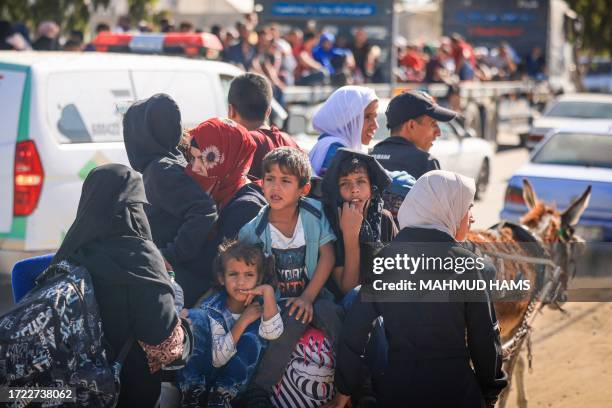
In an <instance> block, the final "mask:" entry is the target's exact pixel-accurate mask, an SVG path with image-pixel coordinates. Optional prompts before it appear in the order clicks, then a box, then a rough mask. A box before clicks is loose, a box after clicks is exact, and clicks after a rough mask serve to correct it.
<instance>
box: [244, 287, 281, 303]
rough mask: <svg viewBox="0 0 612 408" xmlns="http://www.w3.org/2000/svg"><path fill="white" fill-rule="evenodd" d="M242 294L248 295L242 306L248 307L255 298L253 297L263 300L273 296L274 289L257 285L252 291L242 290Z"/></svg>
mask: <svg viewBox="0 0 612 408" xmlns="http://www.w3.org/2000/svg"><path fill="white" fill-rule="evenodd" d="M242 293H244V294H246V295H248V296H247V299H246V300H245V302H244V304H245V305H249V304H251V302H252V301H253V299H254V298H255V296H263V297H264V298H266V297H269V296H272V297H273V296H274V288H273V287H272V286H270V285H265V284H264V285H259V286H255V287H254V288H253V289H244V290H242Z"/></svg>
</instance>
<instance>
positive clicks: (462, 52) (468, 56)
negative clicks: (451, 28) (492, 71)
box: [451, 33, 476, 67]
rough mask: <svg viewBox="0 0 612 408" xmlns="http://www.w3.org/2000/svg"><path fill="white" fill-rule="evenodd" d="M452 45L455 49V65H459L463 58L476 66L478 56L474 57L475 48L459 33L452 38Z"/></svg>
mask: <svg viewBox="0 0 612 408" xmlns="http://www.w3.org/2000/svg"><path fill="white" fill-rule="evenodd" d="M451 45H452V47H453V58H454V59H455V65H456V66H457V65H459V64H460V61H461V56H463V58H464V59H465V60H467V61H469V63H470V64H471V65H472V67H475V66H476V56H475V55H474V48H472V46H471V45H470V44H469V43H468V42H467V41H465V39H464V38H463V37H462V36H461V35H460V34H457V33H454V34H453V35H452V36H451Z"/></svg>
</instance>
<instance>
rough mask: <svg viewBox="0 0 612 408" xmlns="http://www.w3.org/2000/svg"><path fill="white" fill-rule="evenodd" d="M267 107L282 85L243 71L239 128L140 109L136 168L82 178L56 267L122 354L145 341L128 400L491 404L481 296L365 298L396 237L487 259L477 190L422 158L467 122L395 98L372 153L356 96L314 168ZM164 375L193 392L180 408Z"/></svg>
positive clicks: (494, 362) (133, 136) (329, 122)
mask: <svg viewBox="0 0 612 408" xmlns="http://www.w3.org/2000/svg"><path fill="white" fill-rule="evenodd" d="M271 100H272V84H271V83H270V81H269V80H268V79H267V78H266V77H264V76H262V75H259V74H255V73H245V74H243V75H241V76H239V77H237V78H235V79H234V80H233V82H232V83H231V85H230V90H229V95H228V105H229V109H228V111H229V117H228V118H209V119H206V120H204V121H203V122H202V123H201V124H200V125H198V126H197V127H195V128H193V129H187V130H184V129H183V128H182V125H181V112H180V110H179V108H178V106H177V105H176V103H175V102H174V100H173V99H172V97H171V96H170V95H166V94H157V95H154V96H152V97H150V98H148V99H146V100H143V101H139V102H136V103H135V104H133V105H132V106H131V107H130V108H129V109H128V110H127V112H126V114H125V116H124V119H123V131H124V141H125V147H126V150H127V154H128V159H129V163H130V166H131V168H130V167H127V166H123V165H119V164H109V165H103V166H100V167H97V168H96V169H94V170H93V171H92V172H91V173H90V174H89V175H88V177H87V178H86V180H85V182H84V184H83V190H82V195H81V199H80V202H79V206H78V211H77V215H76V219H75V221H74V223H73V225H72V226H71V228H70V230H69V231H68V233H67V235H66V237H65V239H64V241H63V243H62V245H61V247H60V248H59V250H58V252H57V253H56V254H55V255H54V256H53V257H52V258H49V262H50V263H51V265H54V264H62V265H64V267H66V268H75V267H85V268H86V269H87V270H88V271H89V272H90V273H91V276H92V281H93V287H94V292H95V295H96V299H97V300H98V303H99V305H100V314H101V321H102V326H103V329H104V333H105V335H106V336H108V340H109V343H110V344H109V355H111V356H115V355H117V351H118V350H119V349H120V348H121V347H122V345H124V344H126V341H127V340H128V339H129V338H130V336H133V337H134V338H135V340H137V341H136V342H134V343H133V344H131V346H130V347H129V352H128V354H127V358H126V359H125V363H124V365H123V368H122V370H121V385H122V388H121V393H120V399H119V406H125V407H132V406H142V407H146V406H155V404H156V402H157V401H159V400H160V398H161V404H162V406H177V405H179V404H180V405H182V406H185V407H200V406H208V407H231V406H247V407H270V406H275V407H316V406H325V407H344V406H347V404H349V401H350V400H351V398H352V399H353V404H354V406H357V405H358V404H361V405H358V406H375V405H367V404H375V402H376V401H377V402H378V404H379V406H384V407H394V406H398V407H400V406H402V407H403V406H405V402H406V401H410V404H411V405H414V406H430V407H448V406H461V407H482V406H487V407H493V405H494V404H495V402H496V400H497V397H498V395H499V393H500V392H501V391H502V389H503V388H504V387H505V385H506V377H505V374H504V372H503V371H502V368H501V362H502V356H501V348H500V338H499V327H498V324H497V321H496V317H495V311H494V309H493V306H492V303H491V302H490V300H488V297H487V293H486V292H483V293H482V295H483V301H481V302H475V303H464V302H455V303H397V302H390V303H387V302H385V301H384V300H381V301H376V302H365V301H363V300H362V299H361V297H360V296H359V293H360V287H361V286H360V285H362V284H364V283H365V282H364V275H363V272H362V271H361V269H362V266H363V264H364V262H365V261H364V259H365V258H367V257H368V254H370V252H369V251H371V250H372V248H380V247H382V246H384V245H385V244H387V243H389V242H394V243H417V242H438V243H444V245H445V247H448V248H450V249H449V251H450V252H449V253H453V254H455V256H468V257H475V256H476V255H475V254H474V253H472V252H470V251H469V250H467V249H466V248H465V247H463V246H462V244H461V242H462V241H464V240H465V239H466V236H467V232H468V230H469V227H470V224H471V223H472V222H473V216H472V210H471V208H472V201H473V199H474V193H475V186H474V180H472V179H469V178H466V177H464V176H461V175H459V174H456V173H452V172H448V171H443V170H441V169H440V165H439V163H438V162H437V160H435V158H433V157H432V156H431V155H430V154H429V153H428V151H429V149H430V148H431V146H432V144H433V143H434V142H435V139H436V138H437V137H438V136H439V135H440V130H439V127H438V122H437V121H449V120H451V119H453V118H454V117H455V116H456V114H455V112H453V111H451V110H448V109H445V108H442V107H440V106H438V105H437V104H436V103H435V101H434V100H433V99H432V98H431V97H429V96H428V95H426V94H424V93H421V92H407V93H404V94H401V95H398V96H397V97H395V98H394V99H393V100H392V101H391V102H390V105H389V109H388V110H387V119H388V124H389V126H390V136H389V138H388V139H386V140H385V141H384V142H382V143H381V144H379V145H378V146H380V147H378V146H377V148H376V149H375V150H374V152H373V154H372V155H368V154H365V153H363V152H362V145H365V144H367V143H368V142H369V140H371V138H372V135H373V132H374V131H376V129H377V127H378V124H377V122H376V115H375V114H372V112H373V111H374V112H375V110H376V109H375V108H376V105H377V101H378V97H377V96H376V94H375V93H374V92H373V91H372V90H369V89H367V88H364V87H360V86H354V85H352V86H344V87H341V88H339V89H338V90H337V91H336V92H335V93H334V94H333V95H332V96H331V97H330V98H329V99H328V100H327V101H326V102H325V104H324V105H323V106H322V107H321V110H320V111H319V112H318V113H317V115H316V116H315V118H314V122H315V123H314V125H315V128H316V129H318V130H319V131H320V132H321V136H320V138H319V141H318V143H317V145H316V146H315V148H314V149H313V150H312V151H311V152H310V156H309V155H307V154H306V153H305V152H303V151H302V150H301V149H300V148H299V147H298V146H297V145H296V143H295V142H294V141H293V139H292V138H291V137H290V136H289V135H287V134H286V133H283V132H281V131H280V130H279V129H277V128H275V127H270V126H268V125H267V124H266V120H267V118H268V116H269V114H270V111H271V108H270V104H271ZM396 178H399V179H403V180H405V179H406V178H409V179H411V182H410V186H411V188H410V191H409V192H408V193H407V195H406V197H405V198H404V197H402V200H400V201H399V204H401V205H399V208H398V202H396V201H392V202H389V201H388V200H387V199H386V196H385V194H384V192H385V191H387V190H388V188H389V186H390V185H392V184H393V183H394V179H396ZM386 207H389V208H390V209H391V210H394V212H392V211H389V209H388V208H386ZM457 254H462V255H457ZM390 256H392V255H390ZM27 264H28V262H27V261H24V262H23V263H22V264H21V265H22V266H21V267H25V266H23V265H27ZM37 267H38V268H40V265H38V264H37ZM488 268H490V269H492V270H493V272H492V273H493V274H494V273H495V272H494V267H493V266H492V265H488ZM171 276H175V278H176V280H174V279H172V278H171ZM180 293H183V294H184V296H179V294H180ZM128 344H130V343H128ZM190 345H191V346H190ZM191 350H192V351H191ZM189 352H190V353H191V354H190V355H189V356H188V355H186V354H189ZM177 361H182V362H183V363H184V364H183V365H184V367H183V368H182V369H180V370H178V371H176V375H175V376H173V377H172V378H171V379H168V378H166V377H164V375H163V374H162V373H164V372H165V370H164V368H166V367H168V366H171V367H175V368H176V365H177ZM162 380H163V381H165V382H170V383H172V384H174V387H175V390H180V392H179V394H180V397H178V398H176V399H175V400H174V401H173V402H169V398H170V396H171V395H173V394H171V393H170V394H169V393H166V392H164V393H162V391H161V389H162V387H161V383H162ZM170 399H171V398H170Z"/></svg>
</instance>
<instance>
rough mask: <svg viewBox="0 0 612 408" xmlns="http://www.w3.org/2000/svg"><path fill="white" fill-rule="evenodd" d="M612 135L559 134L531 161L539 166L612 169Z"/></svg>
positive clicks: (549, 140) (552, 137)
mask: <svg viewBox="0 0 612 408" xmlns="http://www.w3.org/2000/svg"><path fill="white" fill-rule="evenodd" d="M610 152H612V135H597V134H588V133H557V134H555V135H553V136H551V138H550V139H548V141H547V142H546V143H545V144H544V145H543V146H542V148H541V149H540V150H539V151H538V152H537V153H536V155H535V156H534V157H533V159H532V160H531V161H532V162H533V163H538V164H559V165H566V166H586V167H605V168H612V156H611V155H610Z"/></svg>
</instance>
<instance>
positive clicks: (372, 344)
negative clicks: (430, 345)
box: [340, 286, 389, 378]
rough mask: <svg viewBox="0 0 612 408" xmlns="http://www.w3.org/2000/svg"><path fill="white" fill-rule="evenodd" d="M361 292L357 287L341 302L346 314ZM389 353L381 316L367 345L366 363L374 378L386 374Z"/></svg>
mask: <svg viewBox="0 0 612 408" xmlns="http://www.w3.org/2000/svg"><path fill="white" fill-rule="evenodd" d="M360 290H361V286H357V287H356V288H355V289H353V290H351V291H350V292H349V293H347V294H346V295H345V296H344V298H343V299H342V301H341V302H340V304H341V305H342V307H343V308H344V310H345V311H346V312H348V310H349V309H350V308H351V305H352V304H353V302H354V301H355V299H357V296H359V291H360ZM388 352H389V343H388V342H387V336H386V335H385V325H384V322H383V318H382V316H379V317H378V318H377V319H376V321H375V323H374V326H373V327H372V332H371V333H370V340H368V344H367V345H366V361H367V364H368V367H369V369H370V372H371V373H372V376H373V377H375V378H376V377H380V376H381V375H382V374H383V373H384V372H385V368H387V354H388Z"/></svg>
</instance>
